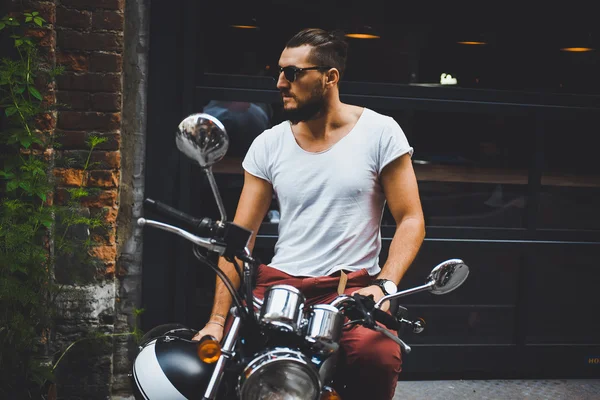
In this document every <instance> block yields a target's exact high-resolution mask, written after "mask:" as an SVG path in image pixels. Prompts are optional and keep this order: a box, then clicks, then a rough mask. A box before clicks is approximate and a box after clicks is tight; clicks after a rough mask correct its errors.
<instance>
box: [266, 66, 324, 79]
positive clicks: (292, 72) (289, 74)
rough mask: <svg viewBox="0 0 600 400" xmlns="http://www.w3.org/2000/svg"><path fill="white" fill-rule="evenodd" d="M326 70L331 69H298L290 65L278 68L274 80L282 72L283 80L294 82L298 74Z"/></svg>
mask: <svg viewBox="0 0 600 400" xmlns="http://www.w3.org/2000/svg"><path fill="white" fill-rule="evenodd" d="M328 69H331V67H326V66H318V67H306V68H298V67H294V66H293V65H290V66H287V67H279V73H278V74H277V77H276V78H275V80H277V79H279V76H280V75H281V73H282V72H283V76H285V79H286V80H287V81H288V82H294V81H295V80H296V75H297V74H298V73H299V72H302V71H310V70H318V71H326V70H328Z"/></svg>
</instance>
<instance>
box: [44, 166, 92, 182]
mask: <svg viewBox="0 0 600 400" xmlns="http://www.w3.org/2000/svg"><path fill="white" fill-rule="evenodd" d="M52 172H53V173H54V176H55V177H56V180H57V182H56V183H57V184H58V185H59V186H81V184H82V183H85V182H84V175H83V170H81V169H73V168H56V169H55V170H54V171H52Z"/></svg>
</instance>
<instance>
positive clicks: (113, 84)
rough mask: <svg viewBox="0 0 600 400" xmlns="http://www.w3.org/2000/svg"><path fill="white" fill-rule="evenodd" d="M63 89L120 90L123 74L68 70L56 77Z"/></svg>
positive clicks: (58, 85)
mask: <svg viewBox="0 0 600 400" xmlns="http://www.w3.org/2000/svg"><path fill="white" fill-rule="evenodd" d="M56 85H57V88H58V89H61V90H86V91H89V92H120V91H121V90H122V87H123V85H122V83H121V74H106V73H105V74H102V73H75V72H66V73H64V74H62V75H60V76H57V77H56Z"/></svg>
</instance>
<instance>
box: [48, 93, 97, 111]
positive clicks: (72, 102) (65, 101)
mask: <svg viewBox="0 0 600 400" xmlns="http://www.w3.org/2000/svg"><path fill="white" fill-rule="evenodd" d="M56 100H57V102H58V107H59V109H65V108H66V109H68V110H89V108H90V104H91V102H90V94H89V93H87V92H72V91H66V90H57V91H56Z"/></svg>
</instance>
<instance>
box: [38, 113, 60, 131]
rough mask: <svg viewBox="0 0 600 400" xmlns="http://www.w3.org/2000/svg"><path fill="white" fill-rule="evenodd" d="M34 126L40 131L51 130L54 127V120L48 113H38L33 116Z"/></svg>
mask: <svg viewBox="0 0 600 400" xmlns="http://www.w3.org/2000/svg"><path fill="white" fill-rule="evenodd" d="M35 127H36V128H37V129H39V130H41V131H52V130H54V128H55V127H56V120H55V119H54V116H53V115H52V114H50V113H44V114H39V115H37V116H36V117H35Z"/></svg>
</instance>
